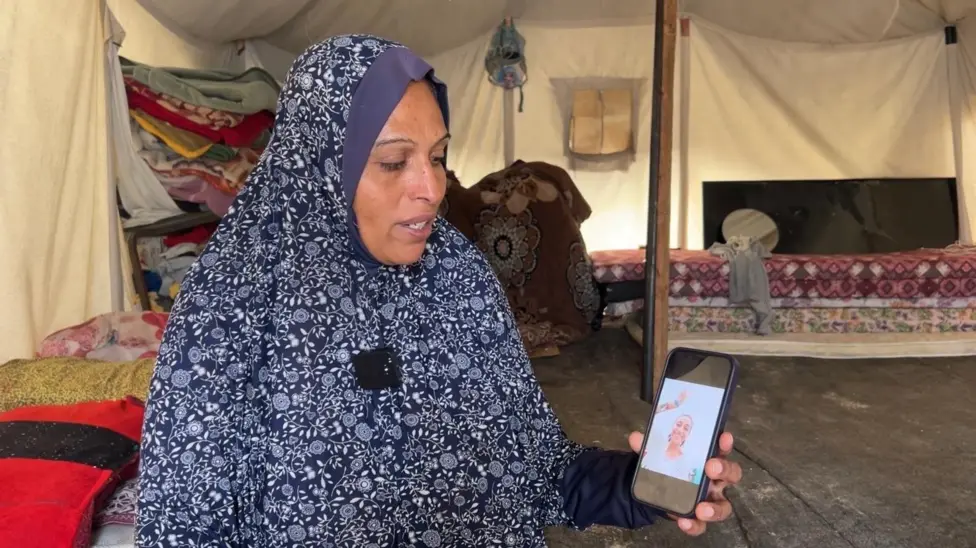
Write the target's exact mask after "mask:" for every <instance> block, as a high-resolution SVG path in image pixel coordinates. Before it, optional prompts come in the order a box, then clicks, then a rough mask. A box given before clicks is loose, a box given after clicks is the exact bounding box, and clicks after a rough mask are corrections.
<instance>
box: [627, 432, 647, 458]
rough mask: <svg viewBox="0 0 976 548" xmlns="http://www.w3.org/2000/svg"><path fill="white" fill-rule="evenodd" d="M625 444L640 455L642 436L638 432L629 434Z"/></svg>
mask: <svg viewBox="0 0 976 548" xmlns="http://www.w3.org/2000/svg"><path fill="white" fill-rule="evenodd" d="M627 443H629V444H630V449H631V451H633V452H634V453H640V450H641V446H642V445H644V434H641V433H640V432H631V433H630V435H629V436H627Z"/></svg>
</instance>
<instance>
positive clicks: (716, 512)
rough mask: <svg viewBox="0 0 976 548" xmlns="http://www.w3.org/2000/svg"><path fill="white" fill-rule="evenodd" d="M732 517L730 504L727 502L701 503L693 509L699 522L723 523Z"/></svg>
mask: <svg viewBox="0 0 976 548" xmlns="http://www.w3.org/2000/svg"><path fill="white" fill-rule="evenodd" d="M731 516H732V503H731V502H729V501H727V500H721V501H713V502H702V503H700V504H699V505H698V506H696V507H695V517H697V518H698V519H700V520H701V521H725V520H727V519H729V517H731Z"/></svg>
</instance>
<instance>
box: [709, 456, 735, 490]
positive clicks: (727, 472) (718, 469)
mask: <svg viewBox="0 0 976 548" xmlns="http://www.w3.org/2000/svg"><path fill="white" fill-rule="evenodd" d="M705 475H706V476H708V479H710V480H712V481H724V482H727V483H728V484H730V485H736V484H737V483H739V482H740V481H742V467H741V466H739V463H737V462H732V461H730V460H727V459H724V458H717V459H709V461H708V462H707V463H706V464H705Z"/></svg>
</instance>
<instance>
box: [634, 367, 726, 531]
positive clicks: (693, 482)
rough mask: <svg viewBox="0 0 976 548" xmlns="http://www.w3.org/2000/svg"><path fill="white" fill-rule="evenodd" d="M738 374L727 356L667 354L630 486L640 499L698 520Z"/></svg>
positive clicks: (665, 510) (656, 506)
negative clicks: (710, 462)
mask: <svg viewBox="0 0 976 548" xmlns="http://www.w3.org/2000/svg"><path fill="white" fill-rule="evenodd" d="M738 370H739V364H738V362H737V361H736V360H735V358H733V357H732V356H728V355H725V354H719V353H716V352H706V351H702V350H692V349H690V348H675V349H674V350H672V351H671V352H670V353H669V354H668V358H667V362H666V363H665V365H664V374H663V375H662V379H661V384H660V385H659V386H658V390H657V395H656V396H655V397H654V407H653V411H652V412H651V418H650V419H649V420H648V422H647V429H646V430H645V431H644V432H645V434H644V446H643V447H641V454H640V455H641V456H640V463H639V465H638V466H637V471H636V472H635V473H634V481H633V484H632V485H631V493H632V495H633V497H634V498H635V499H637V500H639V501H640V502H642V503H644V504H646V505H648V506H651V507H653V508H656V509H657V510H660V511H662V512H666V513H669V514H674V515H676V516H680V517H693V516H694V514H695V507H696V506H697V505H698V503H699V502H701V501H702V500H704V498H705V496H706V494H707V493H708V478H707V477H706V476H705V463H706V462H707V461H708V459H710V458H712V457H714V456H716V455H717V454H718V438H719V436H720V435H721V434H722V431H723V430H724V429H725V421H726V419H727V418H728V413H729V406H730V404H731V402H732V393H733V391H734V390H735V384H736V380H737V378H738Z"/></svg>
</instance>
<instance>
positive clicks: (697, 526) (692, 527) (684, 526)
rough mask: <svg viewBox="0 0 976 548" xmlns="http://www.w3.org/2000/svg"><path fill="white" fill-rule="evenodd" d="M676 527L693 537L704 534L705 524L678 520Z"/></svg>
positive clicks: (693, 520) (689, 520)
mask: <svg viewBox="0 0 976 548" xmlns="http://www.w3.org/2000/svg"><path fill="white" fill-rule="evenodd" d="M678 527H680V528H681V530H682V531H684V532H685V533H686V534H688V535H691V536H693V537H697V536H698V535H701V534H702V533H704V532H705V522H704V521H701V520H698V519H688V518H678Z"/></svg>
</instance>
